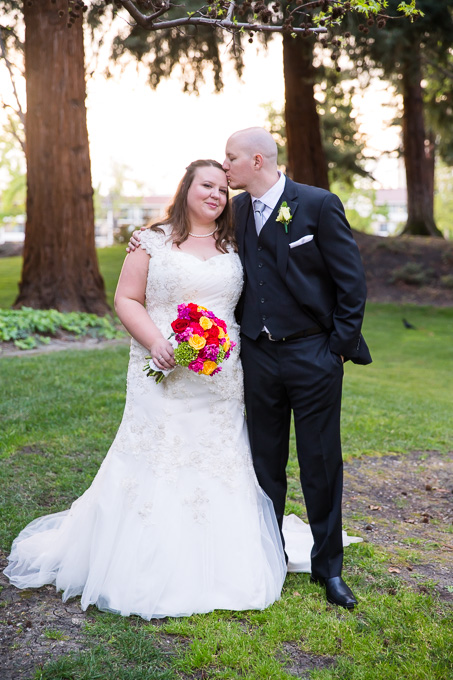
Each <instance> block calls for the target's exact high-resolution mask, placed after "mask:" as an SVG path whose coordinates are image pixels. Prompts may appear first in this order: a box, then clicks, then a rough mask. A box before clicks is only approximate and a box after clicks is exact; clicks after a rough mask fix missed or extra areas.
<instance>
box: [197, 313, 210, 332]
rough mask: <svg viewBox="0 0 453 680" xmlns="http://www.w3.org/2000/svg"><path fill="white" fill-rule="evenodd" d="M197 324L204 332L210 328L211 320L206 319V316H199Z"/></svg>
mask: <svg viewBox="0 0 453 680" xmlns="http://www.w3.org/2000/svg"><path fill="white" fill-rule="evenodd" d="M198 323H199V324H200V326H201V327H202V329H203V330H204V331H207V330H208V328H211V327H212V321H211V319H208V317H207V316H200V318H199V320H198Z"/></svg>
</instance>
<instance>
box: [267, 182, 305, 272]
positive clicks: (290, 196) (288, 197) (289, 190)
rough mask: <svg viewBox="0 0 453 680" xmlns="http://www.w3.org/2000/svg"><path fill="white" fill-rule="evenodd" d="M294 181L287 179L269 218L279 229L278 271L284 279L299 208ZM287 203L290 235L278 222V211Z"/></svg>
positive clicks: (274, 226)
mask: <svg viewBox="0 0 453 680" xmlns="http://www.w3.org/2000/svg"><path fill="white" fill-rule="evenodd" d="M292 184H293V183H292V181H291V180H290V179H288V178H286V183H285V188H284V190H283V193H282V195H281V196H280V198H279V199H278V201H277V205H276V206H275V209H274V210H273V212H272V215H271V216H270V217H269V220H272V221H273V223H274V224H273V225H272V227H273V228H274V229H277V269H278V272H279V274H280V276H281V277H282V278H283V279H284V278H285V276H286V269H287V267H288V257H289V244H290V241H291V226H292V220H293V219H294V216H295V214H296V210H297V208H298V205H299V203H298V201H297V193H296V192H295V191H294V188H293V186H292ZM284 201H286V203H287V204H288V208H289V209H290V210H291V216H292V220H291V222H290V223H289V225H288V233H286V231H285V226H284V224H282V223H281V222H277V221H276V219H277V216H278V211H279V210H280V206H281V204H282V203H283V202H284Z"/></svg>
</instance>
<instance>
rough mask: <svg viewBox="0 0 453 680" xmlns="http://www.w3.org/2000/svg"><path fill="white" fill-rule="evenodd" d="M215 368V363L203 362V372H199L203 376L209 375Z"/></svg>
mask: <svg viewBox="0 0 453 680" xmlns="http://www.w3.org/2000/svg"><path fill="white" fill-rule="evenodd" d="M216 368H217V364H216V363H215V361H205V362H204V363H203V370H202V371H201V372H202V373H203V374H204V375H211V373H212V372H213V371H215V369H216Z"/></svg>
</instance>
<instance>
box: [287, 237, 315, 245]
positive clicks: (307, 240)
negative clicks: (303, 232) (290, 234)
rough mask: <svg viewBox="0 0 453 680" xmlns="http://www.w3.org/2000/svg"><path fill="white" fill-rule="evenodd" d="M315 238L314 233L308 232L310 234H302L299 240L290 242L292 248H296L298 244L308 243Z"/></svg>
mask: <svg viewBox="0 0 453 680" xmlns="http://www.w3.org/2000/svg"><path fill="white" fill-rule="evenodd" d="M312 240H313V234H308V236H302V238H300V239H299V240H298V241H293V242H292V243H290V244H289V247H290V248H295V247H296V246H302V245H303V244H304V243H308V242H309V241H312Z"/></svg>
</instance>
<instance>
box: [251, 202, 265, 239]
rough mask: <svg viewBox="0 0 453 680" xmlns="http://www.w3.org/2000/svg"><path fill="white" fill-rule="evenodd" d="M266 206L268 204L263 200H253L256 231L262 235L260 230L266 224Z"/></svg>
mask: <svg viewBox="0 0 453 680" xmlns="http://www.w3.org/2000/svg"><path fill="white" fill-rule="evenodd" d="M265 207H266V205H265V204H264V203H263V202H262V201H258V200H255V201H253V212H254V215H255V225H256V233H257V234H258V236H259V235H260V231H261V229H262V228H263V226H264V220H263V212H264V208H265Z"/></svg>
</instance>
